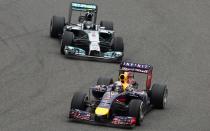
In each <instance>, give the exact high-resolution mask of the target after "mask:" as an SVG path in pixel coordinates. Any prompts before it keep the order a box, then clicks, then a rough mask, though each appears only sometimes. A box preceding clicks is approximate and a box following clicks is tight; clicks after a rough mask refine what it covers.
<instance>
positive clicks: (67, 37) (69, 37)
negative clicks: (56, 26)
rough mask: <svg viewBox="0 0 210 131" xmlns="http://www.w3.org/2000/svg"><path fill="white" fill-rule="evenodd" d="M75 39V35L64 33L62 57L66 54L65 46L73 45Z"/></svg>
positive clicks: (61, 49)
mask: <svg viewBox="0 0 210 131" xmlns="http://www.w3.org/2000/svg"><path fill="white" fill-rule="evenodd" d="M73 38H74V34H73V33H72V32H69V31H64V33H63V36H62V39H61V48H60V52H61V54H62V55H65V52H64V48H65V46H68V45H72V42H73Z"/></svg>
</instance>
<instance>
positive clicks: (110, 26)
mask: <svg viewBox="0 0 210 131" xmlns="http://www.w3.org/2000/svg"><path fill="white" fill-rule="evenodd" d="M100 26H101V27H105V29H106V30H113V29H114V26H113V22H111V21H101V22H100Z"/></svg>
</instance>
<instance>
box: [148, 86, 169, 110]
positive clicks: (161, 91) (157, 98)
mask: <svg viewBox="0 0 210 131" xmlns="http://www.w3.org/2000/svg"><path fill="white" fill-rule="evenodd" d="M150 95H151V103H152V104H153V105H154V107H155V108H159V109H164V108H165V106H166V103H167V96H168V89H167V86H166V85H160V84H153V85H152V89H151V94H150Z"/></svg>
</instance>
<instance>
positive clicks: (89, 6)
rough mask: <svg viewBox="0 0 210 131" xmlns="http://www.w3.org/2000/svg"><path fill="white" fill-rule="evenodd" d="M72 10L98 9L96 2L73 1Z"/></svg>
mask: <svg viewBox="0 0 210 131" xmlns="http://www.w3.org/2000/svg"><path fill="white" fill-rule="evenodd" d="M71 8H72V10H77V11H97V5H94V4H86V3H75V2H72V3H71Z"/></svg>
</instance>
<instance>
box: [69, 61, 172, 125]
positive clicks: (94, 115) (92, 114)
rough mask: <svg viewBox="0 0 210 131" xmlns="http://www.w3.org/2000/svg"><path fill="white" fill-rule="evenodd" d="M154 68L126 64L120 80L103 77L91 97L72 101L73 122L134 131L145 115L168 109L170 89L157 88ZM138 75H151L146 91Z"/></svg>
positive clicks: (76, 96)
mask: <svg viewBox="0 0 210 131" xmlns="http://www.w3.org/2000/svg"><path fill="white" fill-rule="evenodd" d="M152 70H153V67H152V66H151V65H148V64H137V63H131V62H122V63H121V65H120V72H119V80H118V81H116V82H113V79H112V78H102V77H100V78H99V79H98V81H97V84H96V85H95V86H94V87H91V88H90V89H89V93H88V95H87V94H86V93H82V92H76V93H75V94H74V96H73V98H72V101H71V107H70V112H69V119H70V120H73V121H81V122H87V123H92V124H99V125H109V126H117V127H123V128H124V127H125V128H132V127H135V126H136V125H141V124H142V122H143V119H144V115H145V114H146V113H148V112H149V111H150V110H151V109H153V108H159V109H164V108H165V106H166V102H167V96H168V89H167V86H166V85H161V84H153V86H152V88H150V87H151V80H152ZM134 72H137V73H144V74H147V79H146V89H139V88H138V83H137V82H136V81H135V80H134Z"/></svg>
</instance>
